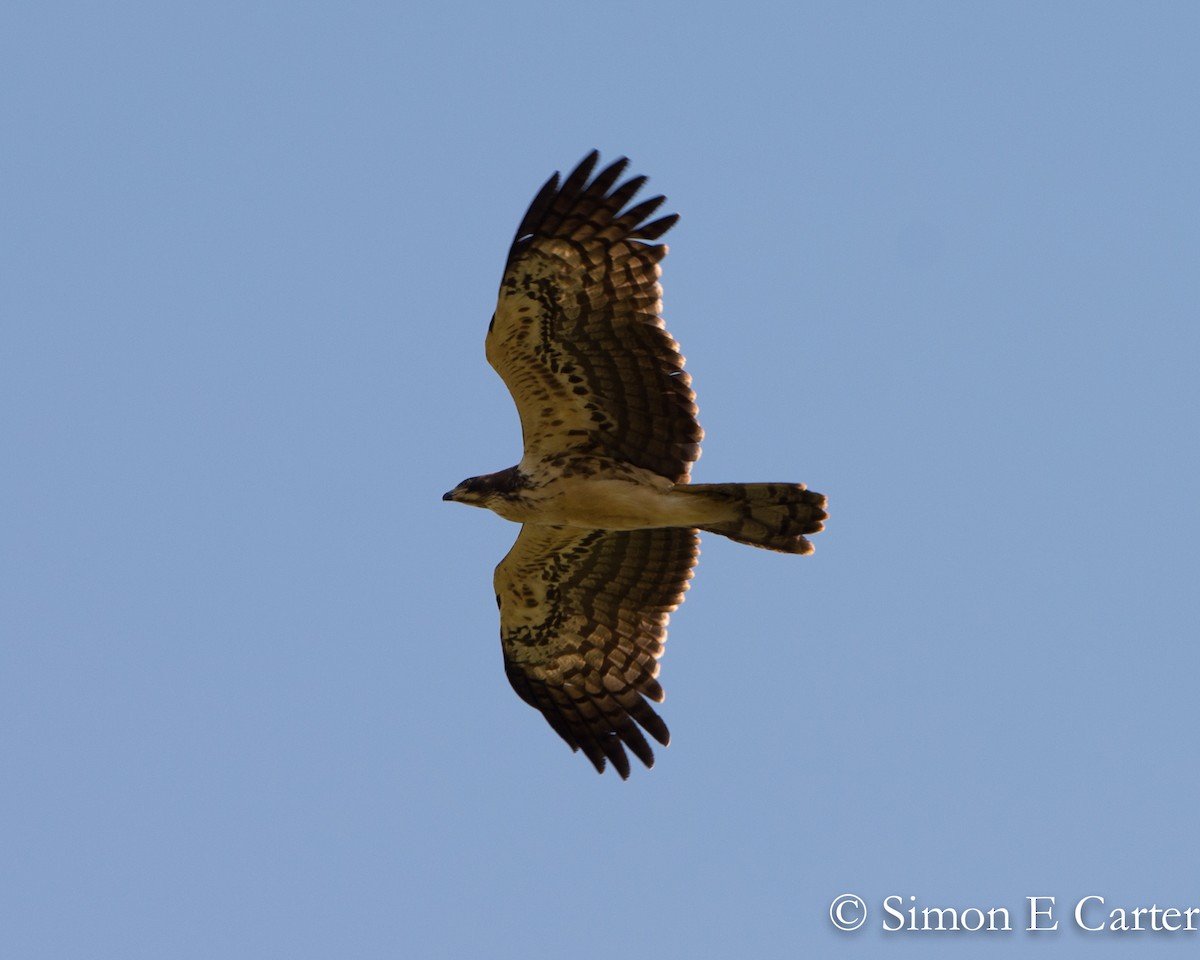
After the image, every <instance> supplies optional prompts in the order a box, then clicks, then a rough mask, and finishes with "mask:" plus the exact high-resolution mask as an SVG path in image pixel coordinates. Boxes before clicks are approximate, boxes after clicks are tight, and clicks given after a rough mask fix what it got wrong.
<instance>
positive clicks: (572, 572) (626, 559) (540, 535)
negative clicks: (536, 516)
mask: <svg viewBox="0 0 1200 960" xmlns="http://www.w3.org/2000/svg"><path fill="white" fill-rule="evenodd" d="M699 552H700V551H699V538H698V536H697V534H696V531H695V530H688V529H656V530H582V529H578V528H570V527H551V526H543V525H540V524H526V525H525V526H523V527H522V528H521V534H520V536H519V537H517V542H516V543H515V544H514V545H513V548H512V550H510V551H509V553H508V556H506V557H505V558H504V559H503V560H502V561H501V562H500V565H499V566H498V567H496V576H495V581H494V583H495V588H496V602H497V604H498V605H499V607H500V640H501V645H502V647H503V649H504V671H505V673H506V674H507V675H508V680H509V682H510V683H511V684H512V685H513V689H514V690H516V691H517V693H518V694H519V695H520V697H521V699H522V700H524V701H525V702H526V703H528V704H530V705H531V706H533V707H536V708H537V709H538V710H540V711H541V712H542V713H543V715H545V717H546V720H547V721H549V723H550V726H552V727H553V728H554V729H555V730H556V731H557V732H558V735H559V736H560V737H562V738H563V739H564V740H565V741H566V742H567V744H568V745H569V746H570V748H571V749H572V750H582V751H583V752H584V754H586V755H587V758H588V759H589V760H591V761H592V764H593V765H594V766H595V767H596V770H597V771H599V772H601V773H603V772H604V765H605V759H606V758H607V759H608V760H611V761H612V764H613V766H614V767H615V768H616V769H617V772H618V773H620V775H621V777H622V778H623V779H624V778H627V777H628V776H629V758H628V757H627V756H626V754H625V747H628V748H629V749H630V750H632V751H633V753H634V755H635V756H636V757H637V758H638V759H639V760H641V761H642V763H644V764H645V765H646V766H647V767H650V766H653V765H654V753H653V751H652V750H651V749H650V745H649V744H648V743H647V742H646V738H645V737H644V736H643V735H642V732H641V730H639V729H638V725H639V724H640V725H641V727H642V729H644V730H645V731H646V732H647V733H649V734H650V736H652V737H653V738H654V739H655V740H657V741H658V742H659V743H662V744H666V743H667V742H668V740H669V736H668V733H667V725H666V724H665V723H663V721H662V719H661V718H660V717H659V716H658V714H657V713H655V712H654V710H653V709H652V708H651V706H650V705H649V704H648V703H647V702H646V699H645V698H649V699H650V700H653V701H655V702H661V701H662V698H663V692H662V687H660V686H659V685H658V681H657V680H656V679H655V677H656V676H657V675H658V658H659V657H661V656H662V653H663V643H664V642H665V641H666V638H667V620H668V619H669V617H670V614H671V611H673V610H674V609H675V608H676V607H678V606H679V604H680V603H681V602H682V600H683V594H684V591H686V590H687V587H688V583H687V582H688V580H690V579H691V576H692V567H693V566H694V565H695V563H696V557H697V556H698V554H699Z"/></svg>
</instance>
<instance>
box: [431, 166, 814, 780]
mask: <svg viewBox="0 0 1200 960" xmlns="http://www.w3.org/2000/svg"><path fill="white" fill-rule="evenodd" d="M598 160H599V154H598V153H596V151H592V152H591V153H590V154H588V155H587V156H586V157H585V158H584V159H583V161H582V162H581V163H580V164H579V166H577V167H576V168H575V170H574V171H572V173H571V174H570V175H569V176H567V178H566V179H565V180H563V181H561V183H560V181H559V175H558V174H557V173H555V174H554V176H552V177H551V178H550V179H549V180H548V181H547V182H546V184H545V185H544V186H543V187H542V189H541V191H540V192H539V193H538V194H537V196H536V197H535V198H534V201H533V203H532V204H531V205H530V207H529V211H528V212H527V213H526V214H525V218H524V219H523V220H522V221H521V225H520V227H518V228H517V234H516V237H515V239H514V240H513V244H512V247H511V249H510V250H509V253H508V263H507V264H506V265H505V268H504V278H503V280H501V282H500V295H499V302H498V304H497V306H496V313H495V315H494V316H493V317H492V321H491V323H490V324H489V326H488V333H487V359H488V362H489V363H490V364H491V365H492V366H493V367H494V368H495V369H496V372H497V373H499V374H500V376H501V378H502V379H503V380H504V382H505V384H506V385H507V386H508V389H509V392H510V393H511V394H512V396H513V400H514V401H515V402H516V406H517V412H518V413H519V414H520V418H521V430H522V433H523V435H524V446H525V450H524V454H523V456H522V457H521V462H520V463H518V464H517V465H516V466H514V467H509V468H508V469H507V470H501V471H500V472H499V473H490V474H485V475H484V476H479V477H471V478H470V479H468V480H464V481H463V482H462V483H460V484H459V485H458V486H457V487H455V488H454V489H453V490H451V491H450V492H449V493H447V494H445V495H444V496H443V498H442V499H443V500H453V501H456V502H458V503H466V504H470V505H472V506H476V507H486V508H487V509H489V510H492V511H494V512H496V513H498V514H499V515H500V516H502V517H504V518H505V519H507V520H512V521H515V522H516V523H519V524H521V532H520V534H519V535H518V536H517V541H516V543H515V544H514V545H513V548H512V549H511V550H510V551H509V553H508V555H507V556H506V557H505V558H504V559H503V560H502V561H501V562H500V565H499V566H498V567H496V574H495V579H494V587H495V593H496V604H497V606H498V607H499V608H500V639H501V646H502V648H503V652H504V670H505V673H506V674H507V675H508V679H509V682H510V683H511V684H512V686H513V688H514V689H515V690H516V692H517V694H518V695H519V696H520V697H521V699H522V700H524V701H525V702H526V703H528V704H530V705H531V706H533V707H536V708H537V709H538V710H540V711H541V712H542V714H543V715H544V716H545V718H546V720H547V721H549V723H550V726H551V727H553V728H554V730H555V731H556V732H557V733H558V735H559V736H560V737H562V738H563V740H565V741H566V742H567V744H568V745H569V746H570V747H571V749H572V750H582V751H583V752H584V754H585V755H586V756H587V758H588V759H589V760H590V761H591V762H592V764H593V765H594V766H595V768H596V770H597V771H598V772H600V773H603V772H604V768H605V761H606V760H607V761H611V762H612V765H613V767H615V768H616V770H617V772H618V773H619V774H620V775H621V777H622V779H625V778H628V776H629V758H628V757H627V755H626V753H625V748H626V747H628V748H629V750H631V751H632V752H633V754H634V755H635V756H636V757H637V758H638V759H639V760H641V761H642V763H644V764H645V765H646V766H647V767H651V766H653V765H654V753H653V751H652V750H651V748H650V745H649V744H648V743H647V741H646V737H645V736H644V735H643V732H642V731H645V733H648V734H649V735H650V736H651V737H653V738H654V739H655V740H657V741H658V742H659V743H661V744H663V745H666V743H667V742H668V739H669V737H668V733H667V726H666V724H665V723H663V721H662V719H661V718H660V717H659V715H658V714H657V713H656V712H655V711H654V709H653V708H652V707H651V706H650V704H649V703H648V702H647V700H652V701H654V702H661V701H662V699H663V691H662V687H660V686H659V684H658V681H657V679H656V677H657V676H658V659H659V657H661V656H662V653H663V642H664V641H665V640H666V628H667V620H668V618H669V616H670V614H671V612H672V611H673V610H675V609H676V608H677V607H678V606H679V604H680V603H681V602H682V600H683V593H684V591H685V590H687V588H688V580H690V579H691V576H692V567H693V566H694V565H695V563H696V557H697V555H698V553H699V531H701V530H703V531H706V532H709V533H716V534H720V535H721V536H725V537H728V538H730V539H731V540H736V541H738V542H740V543H748V544H751V545H752V546H756V547H764V548H766V549H768V550H778V551H781V552H783V553H796V554H805V553H811V552H812V545H811V544H810V543H809V541H808V540H807V539H806V538H805V535H806V534H811V533H816V532H818V531H820V530H821V529H822V521H823V520H824V519H826V514H825V511H824V509H823V508H824V506H825V497H823V496H822V495H821V494H819V493H813V492H812V491H810V490H806V489H805V487H804V485H803V484H799V483H715V484H708V483H706V484H692V483H689V482H688V479H689V478H688V474H689V471H690V469H691V465H692V463H693V462H694V461H695V460H697V459H698V458H699V456H700V440H701V438H702V437H703V435H704V434H703V431H702V430H701V429H700V425H699V423H698V422H697V421H696V404H695V394H694V393H693V392H692V389H691V378H690V377H689V376H688V374H686V373H685V372H684V370H683V364H684V359H683V357H682V356H681V355H680V354H679V344H678V343H676V342H675V341H674V340H673V339H672V338H671V336H670V335H669V334H668V333H667V331H666V329H665V328H664V325H663V320H662V317H661V316H660V314H661V312H662V302H661V295H662V288H661V287H660V286H659V284H658V277H659V275H660V274H661V270H660V268H659V261H661V260H662V259H663V257H664V256H666V253H667V247H666V245H664V244H657V243H655V242H654V241H656V240H658V239H659V238H660V237H661V236H662V235H663V234H664V233H666V232H667V231H668V230H669V229H670V228H671V227H672V226H673V225H674V224H675V222H676V221H677V220H678V219H679V217H678V215H677V214H671V215H670V216H665V217H660V218H658V219H656V220H651V219H650V218H651V217H652V216H653V215H654V213H655V211H656V210H657V209H658V208H659V206H660V205H661V204H662V203H663V201H664V199H665V198H664V197H661V196H657V197H653V198H651V199H649V200H644V201H642V202H640V203H637V204H636V205H633V206H628V207H627V205H628V204H629V202H630V201H631V200H632V199H633V197H634V195H635V194H636V193H637V192H638V190H639V189H641V187H642V185H643V184H644V183H645V182H646V178H645V177H640V176H639V177H632V178H630V179H627V180H625V181H624V182H623V183H619V184H618V181H620V180H621V176H622V174H623V173H624V171H625V168H626V166H627V165H628V160H626V159H625V158H621V159H619V160H617V161H616V162H615V163H613V164H611V165H610V166H607V167H605V168H604V169H602V170H601V171H600V172H599V173H597V174H596V175H595V176H594V177H593V176H592V172H593V171H594V170H595V168H596V164H597V162H598ZM639 727H640V729H639Z"/></svg>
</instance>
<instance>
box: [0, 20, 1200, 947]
mask: <svg viewBox="0 0 1200 960" xmlns="http://www.w3.org/2000/svg"><path fill="white" fill-rule="evenodd" d="M5 11H6V12H5V13H4V14H3V15H2V18H0V20H2V22H0V28H2V29H0V82H2V84H3V117H2V130H3V136H2V142H0V169H2V186H0V191H2V207H0V238H2V243H3V249H2V251H0V254H2V263H0V272H2V278H0V310H2V314H3V317H2V332H0V431H2V434H0V450H2V451H3V452H2V465H0V485H2V486H3V495H2V497H0V511H2V513H0V523H2V527H0V557H2V560H0V564H2V567H3V569H2V570H0V631H2V636H0V738H2V744H3V756H2V757H0V764H2V777H3V788H2V790H0V808H2V809H0V838H2V841H0V843H2V846H0V886H2V888H3V889H2V890H0V955H2V956H4V957H5V958H12V960H41V958H64V957H78V958H108V957H113V958H123V960H134V958H164V957H169V958H188V960H190V958H197V960H199V958H203V960H211V958H216V957H219V958H222V960H240V958H263V957H287V958H289V960H300V958H328V957H348V958H385V957H386V958H393V957H421V958H471V960H477V958H515V957H531V956H532V957H536V956H547V957H549V956H566V955H569V956H572V957H576V958H580V960H590V958H605V957H614V956H653V957H664V958H673V957H678V958H730V957H754V958H784V957H799V956H835V957H836V956H847V957H849V956H854V957H858V956H879V957H901V956H921V957H963V956H975V955H983V954H985V953H986V954H987V955H988V956H1005V957H1010V956H1011V957H1016V956H1023V955H1025V954H1026V953H1027V952H1028V951H1030V950H1031V949H1036V950H1038V952H1039V954H1040V955H1042V956H1048V957H1073V956H1079V957H1101V956H1114V957H1115V956H1121V957H1141V956H1159V955H1163V956H1166V955H1172V956H1180V955H1184V954H1188V955H1194V953H1195V951H1196V949H1197V946H1198V945H1200V933H1193V934H1183V933H1180V934H1175V935H1173V936H1172V935H1168V934H1163V933H1158V934H1153V933H1142V934H1129V935H1125V936H1123V937H1121V936H1117V935H1114V934H1086V933H1082V932H1080V931H1077V930H1074V929H1072V927H1073V922H1072V920H1071V917H1070V912H1071V909H1072V907H1073V905H1074V903H1075V901H1076V900H1078V899H1079V898H1080V897H1083V896H1086V895H1099V896H1103V897H1105V899H1106V901H1107V907H1108V908H1112V907H1118V906H1124V907H1137V906H1149V905H1151V904H1155V903H1157V904H1159V905H1160V906H1177V907H1188V906H1200V868H1198V866H1197V864H1198V863H1200V829H1198V826H1197V824H1198V822H1200V821H1198V819H1197V814H1196V811H1197V804H1198V801H1200V771H1198V768H1197V748H1196V734H1197V718H1198V716H1200V703H1198V698H1197V677H1198V676H1200V653H1198V651H1197V644H1196V638H1197V625H1198V621H1200V589H1198V577H1197V555H1196V544H1197V542H1198V539H1200V495H1198V490H1197V481H1196V474H1197V468H1198V458H1197V417H1198V416H1200V387H1198V385H1197V365H1198V356H1200V333H1198V332H1197V315H1198V312H1200V311H1198V303H1200V289H1198V288H1200V282H1198V276H1200V269H1198V268H1200V190H1198V177H1197V171H1200V108H1198V106H1197V104H1198V102H1200V100H1198V91H1200V58H1198V57H1197V49H1200V8H1198V7H1197V6H1196V5H1195V4H1191V3H1168V2H1163V3H1144V4H1133V3H1129V4H1119V3H1083V2H1080V3H1042V2H1039V3H993V4H982V3H952V2H944V3H867V4H864V3H858V4H854V3H838V4H813V3H763V2H754V0H750V2H743V3H738V4H716V3H707V2H698V3H683V2H641V3H628V2H623V0H618V2H610V3H606V4H602V5H595V4H587V5H585V4H567V3H556V4H551V3H530V2H515V3H504V4H501V3H494V4H493V3H488V4H484V3H453V2H447V3H443V4H440V5H439V4H428V3H426V4H405V3H358V2H348V3H340V4H310V3H286V4H284V3H245V2H238V3H224V2H215V3H207V4H190V5H184V4H159V3H143V4H136V3H110V4H99V5H97V4H60V3H53V2H49V3H47V2H37V3H33V2H24V0H13V2H10V3H8V4H7V5H6V8H5ZM593 147H598V148H599V149H600V150H601V151H602V154H603V156H604V158H605V160H610V159H614V158H616V157H617V156H619V155H621V154H626V155H628V156H629V157H631V158H632V161H633V164H632V172H640V173H646V174H648V175H649V176H650V177H651V188H652V189H653V191H655V192H658V191H661V192H664V193H666V194H667V195H668V198H669V206H668V207H667V209H668V210H673V211H678V212H679V213H680V214H681V215H682V220H681V221H680V223H679V225H678V226H677V227H676V228H675V229H674V230H673V231H672V232H671V234H670V236H669V238H668V239H669V241H670V244H671V249H672V252H671V255H670V256H669V257H668V258H667V261H666V263H665V273H664V278H663V281H664V288H665V311H666V319H667V323H668V327H669V329H670V330H671V332H672V333H673V334H674V335H675V336H676V337H677V338H678V339H679V340H680V341H681V343H682V345H683V350H684V352H685V354H686V355H687V357H688V360H689V363H688V369H689V370H690V371H691V372H692V374H693V376H694V378H695V386H696V388H697V391H698V393H699V403H700V410H701V420H702V423H703V425H704V426H705V428H706V430H707V441H706V447H705V455H704V458H703V459H702V460H701V461H700V463H699V464H698V465H697V467H696V470H695V473H694V476H695V478H696V479H697V480H699V481H722V480H797V481H803V482H806V483H808V484H809V485H810V486H811V487H812V488H813V489H816V490H819V491H821V492H823V493H826V494H828V496H829V498H830V512H831V520H830V523H829V525H828V529H827V530H826V532H824V533H823V534H821V535H820V536H819V537H817V538H816V540H815V543H816V547H817V551H816V553H815V555H813V556H811V557H803V558H797V557H790V556H783V555H777V554H771V553H767V552H765V551H756V550H753V549H750V548H748V547H744V546H739V545H737V544H733V543H730V542H727V541H724V540H721V539H720V538H716V537H708V538H706V539H705V541H704V544H703V556H702V559H701V563H700V567H699V570H698V574H697V578H696V580H695V581H693V589H692V591H691V593H690V594H689V595H688V601H687V603H686V604H685V605H684V606H683V607H682V608H681V609H680V611H679V612H678V614H677V615H676V616H675V617H674V618H673V620H672V625H671V626H672V630H671V637H670V641H669V643H668V645H667V655H666V657H665V659H664V661H663V672H662V676H661V679H662V682H663V684H664V686H665V688H666V691H667V700H666V702H665V704H664V705H663V710H662V712H663V716H664V717H665V719H666V720H667V722H668V723H669V725H670V727H671V731H672V735H673V743H672V745H671V746H670V748H669V749H660V750H659V751H658V756H659V760H658V763H657V765H656V766H655V768H654V769H653V770H652V771H647V770H644V769H641V768H640V767H639V768H637V769H635V771H634V773H633V776H632V778H631V779H630V781H629V782H627V783H623V782H621V781H620V780H619V779H617V778H616V776H615V775H613V774H612V773H609V774H606V775H605V776H604V777H598V776H597V775H596V774H595V772H594V771H593V770H592V769H591V767H590V765H589V764H588V763H587V761H586V760H584V759H583V758H582V756H581V755H572V754H571V753H570V751H569V750H568V749H567V748H566V746H565V745H564V744H563V743H562V742H561V741H560V740H559V739H558V738H557V736H555V735H554V733H553V732H552V731H551V730H550V728H549V727H548V726H547V725H546V724H545V723H544V721H543V720H542V718H541V717H540V716H539V715H538V714H536V713H535V712H534V711H533V710H531V709H529V708H528V707H527V706H525V705H524V704H523V703H521V702H520V701H519V700H518V699H517V697H516V695H515V694H514V693H513V692H512V691H511V689H510V688H509V686H508V684H507V682H506V681H505V678H504V674H503V670H502V666H501V658H500V648H499V642H498V626H497V618H496V610H495V606H494V603H493V599H492V590H491V576H492V569H493V567H494V566H495V564H496V563H497V562H498V561H499V559H500V558H501V557H502V556H503V555H504V553H505V552H506V551H507V550H508V548H509V546H510V544H511V542H512V540H513V538H514V536H515V534H516V532H517V531H516V527H515V526H513V525H511V524H508V523H506V522H505V521H503V520H501V519H499V518H497V517H495V516H492V515H490V514H487V513H484V512H481V511H477V510H470V509H467V508H464V507H462V506H459V505H455V504H444V503H442V502H441V500H440V496H441V494H442V493H443V492H444V491H445V490H448V489H449V488H450V487H452V486H453V485H454V484H456V483H457V482H458V481H460V480H461V479H462V478H463V477H466V476H469V475H472V474H477V473H483V472H488V471H491V470H496V469H500V468H503V467H506V466H509V465H510V464H512V463H514V462H515V461H516V460H517V459H518V457H519V455H520V432H519V427H518V423H517V418H516V414H515V411H514V410H513V408H512V406H511V403H510V401H509V399H508V396H507V393H506V391H505V389H504V386H503V384H502V383H501V382H500V380H499V378H498V377H496V375H495V374H494V373H493V372H492V371H491V369H490V368H489V367H488V366H487V365H486V363H485V360H484V356H483V337H484V331H485V328H486V325H487V321H488V318H489V316H490V314H491V312H492V309H493V305H494V302H495V291H496V286H497V283H498V281H499V277H500V270H501V268H502V265H503V261H504V255H505V252H506V250H507V247H508V244H509V242H510V240H511V238H512V233H513V231H514V229H515V228H516V225H517V223H518V221H519V219H520V217H521V215H522V213H523V212H524V210H525V207H526V205H527V204H528V202H529V200H530V199H531V198H532V196H533V194H534V193H535V191H536V189H537V188H538V186H540V184H541V183H542V182H543V181H544V180H545V178H546V177H547V176H548V175H549V174H550V173H551V172H553V171H554V170H555V169H560V170H565V169H567V168H570V167H571V166H573V165H574V164H575V163H576V162H577V161H578V160H579V159H580V157H582V156H583V155H584V154H585V153H586V152H587V151H588V150H590V149H591V148H593ZM845 892H852V893H856V894H858V895H860V896H861V897H863V898H864V900H865V901H866V903H867V904H868V907H869V909H870V910H871V911H872V912H871V915H870V917H869V919H868V922H867V924H866V926H865V927H864V928H863V929H861V930H859V931H858V932H857V933H849V934H847V933H839V932H838V931H836V930H835V929H834V928H833V927H832V925H831V924H830V921H829V917H828V912H827V911H828V907H829V903H830V901H831V900H832V899H833V898H834V897H835V896H837V895H839V894H842V893H845ZM887 896H898V897H901V898H902V900H903V902H904V905H905V906H908V905H911V902H910V901H908V899H907V898H908V897H910V896H915V897H917V898H918V900H917V905H918V906H957V907H967V906H980V907H984V908H986V907H990V906H1005V907H1008V908H1009V909H1010V910H1011V911H1012V915H1013V924H1014V926H1015V927H1017V929H1016V930H1014V931H1013V932H1010V933H1001V934H990V935H989V934H982V933H980V934H961V933H960V934H954V935H948V934H943V935H937V934H918V933H891V934H888V933H885V932H883V931H882V930H881V922H882V919H883V916H882V914H881V910H880V905H881V902H882V900H883V898H884V897H887ZM1029 896H1054V897H1056V898H1057V905H1058V911H1059V914H1058V916H1059V919H1060V920H1061V923H1060V929H1059V931H1058V932H1057V933H1052V934H1043V935H1040V936H1037V935H1031V934H1028V933H1024V932H1021V928H1023V927H1024V926H1025V925H1026V917H1025V904H1026V900H1025V898H1026V897H1029ZM1181 951H1182V953H1181Z"/></svg>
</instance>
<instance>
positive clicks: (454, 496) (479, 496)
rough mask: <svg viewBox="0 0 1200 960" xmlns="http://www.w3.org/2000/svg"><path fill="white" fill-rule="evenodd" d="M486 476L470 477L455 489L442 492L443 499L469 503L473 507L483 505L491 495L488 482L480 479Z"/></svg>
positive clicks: (484, 478)
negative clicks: (485, 482) (484, 482)
mask: <svg viewBox="0 0 1200 960" xmlns="http://www.w3.org/2000/svg"><path fill="white" fill-rule="evenodd" d="M486 479H487V478H486V477H468V478H467V479H466V480H464V481H463V482H462V483H460V484H459V485H458V486H457V487H455V488H454V489H453V490H451V491H449V492H448V493H443V494H442V499H443V500H453V501H454V502H455V503H468V504H470V505H471V506H473V507H482V506H483V505H484V502H485V501H486V500H487V498H488V496H489V495H490V491H489V489H488V487H487V486H486V484H483V483H481V482H480V481H483V480H486Z"/></svg>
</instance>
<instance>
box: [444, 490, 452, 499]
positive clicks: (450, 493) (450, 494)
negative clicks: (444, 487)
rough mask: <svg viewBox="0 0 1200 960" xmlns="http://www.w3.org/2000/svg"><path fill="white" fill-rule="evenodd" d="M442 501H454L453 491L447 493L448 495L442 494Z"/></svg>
mask: <svg viewBox="0 0 1200 960" xmlns="http://www.w3.org/2000/svg"><path fill="white" fill-rule="evenodd" d="M442 499H443V500H453V499H454V491H453V490H451V491H449V492H448V493H443V494H442Z"/></svg>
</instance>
